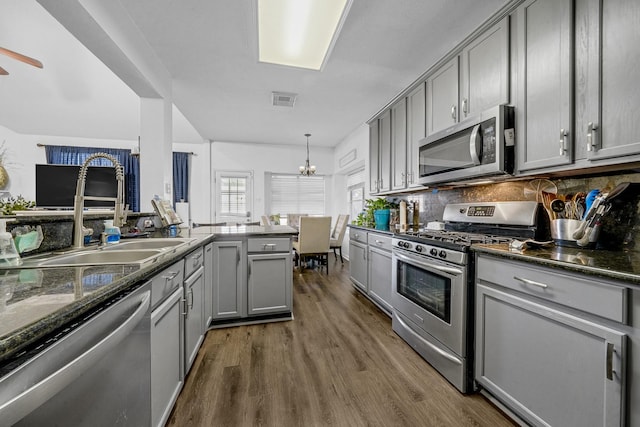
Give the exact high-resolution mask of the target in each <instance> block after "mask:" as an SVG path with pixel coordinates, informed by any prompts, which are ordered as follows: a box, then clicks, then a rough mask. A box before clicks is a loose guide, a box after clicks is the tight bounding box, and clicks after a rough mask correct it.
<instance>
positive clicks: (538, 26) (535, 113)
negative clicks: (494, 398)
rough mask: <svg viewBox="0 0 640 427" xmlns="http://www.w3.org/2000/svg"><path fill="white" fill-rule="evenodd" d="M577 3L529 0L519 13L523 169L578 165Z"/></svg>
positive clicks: (517, 35)
mask: <svg viewBox="0 0 640 427" xmlns="http://www.w3.org/2000/svg"><path fill="white" fill-rule="evenodd" d="M571 5H572V1H571V0H529V1H527V2H525V3H524V4H522V5H521V6H520V7H518V9H517V11H516V31H515V42H516V43H517V45H516V46H517V47H516V54H517V55H518V59H517V65H516V67H517V71H516V80H517V90H518V96H517V99H518V105H517V106H516V123H517V125H516V132H517V141H518V148H517V152H518V170H519V171H529V170H535V169H542V168H549V167H553V166H559V165H566V164H570V163H571V162H572V161H573V157H572V150H573V147H572V143H571V139H572V137H571V129H572V126H571V125H572V117H571V96H572V90H571V84H572V78H571V64H572V50H571V49H572V36H571V35H572V32H571V30H572V8H571Z"/></svg>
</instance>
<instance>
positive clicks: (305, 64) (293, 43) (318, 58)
mask: <svg viewBox="0 0 640 427" xmlns="http://www.w3.org/2000/svg"><path fill="white" fill-rule="evenodd" d="M351 1H352V0H257V2H258V38H259V40H258V51H259V61H260V62H268V63H273V64H280V65H287V66H291V67H300V68H309V69H312V70H320V69H321V68H322V66H323V64H324V62H325V61H326V58H327V57H328V54H329V53H330V51H331V48H332V47H333V45H334V43H335V40H336V38H337V37H338V34H339V32H340V28H341V27H342V23H343V22H344V19H345V17H346V15H347V12H348V11H349V7H350V5H351Z"/></svg>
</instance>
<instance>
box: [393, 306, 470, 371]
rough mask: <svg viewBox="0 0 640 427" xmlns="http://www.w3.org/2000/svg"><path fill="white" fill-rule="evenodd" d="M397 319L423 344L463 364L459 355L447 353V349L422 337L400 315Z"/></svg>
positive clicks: (453, 361) (450, 359)
mask: <svg viewBox="0 0 640 427" xmlns="http://www.w3.org/2000/svg"><path fill="white" fill-rule="evenodd" d="M395 320H397V321H398V322H399V323H400V325H401V326H402V327H403V328H404V329H405V330H406V331H407V332H409V333H410V334H411V335H413V336H414V337H415V338H416V339H418V340H419V341H420V342H421V343H422V344H424V345H425V346H427V347H429V348H430V349H431V350H433V351H435V352H436V353H438V354H439V355H440V356H442V357H444V358H445V359H447V360H448V361H450V362H452V363H455V364H456V365H462V361H461V360H460V359H458V358H457V357H455V356H454V355H452V354H449V353H447V352H446V351H444V350H443V349H441V348H439V347H437V346H435V345H433V344H432V343H430V342H429V341H427V340H425V339H424V338H422V337H421V336H420V335H419V334H417V333H416V332H415V331H414V330H413V329H411V328H410V327H409V325H407V324H406V323H405V322H404V321H403V320H402V319H401V318H400V316H395Z"/></svg>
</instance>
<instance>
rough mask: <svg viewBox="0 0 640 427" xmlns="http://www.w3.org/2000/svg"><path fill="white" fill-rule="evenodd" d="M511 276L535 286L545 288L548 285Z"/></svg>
mask: <svg viewBox="0 0 640 427" xmlns="http://www.w3.org/2000/svg"><path fill="white" fill-rule="evenodd" d="M513 278H514V279H516V280H519V281H520V282H522V283H524V284H525V285H532V286H537V287H539V288H542V289H546V288H548V287H549V285H547V284H545V283H540V282H535V281H533V280H529V279H524V278H522V277H518V276H513Z"/></svg>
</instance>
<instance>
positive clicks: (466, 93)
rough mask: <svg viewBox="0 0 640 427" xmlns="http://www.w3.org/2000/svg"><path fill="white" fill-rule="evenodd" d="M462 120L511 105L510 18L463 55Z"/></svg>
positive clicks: (481, 38)
mask: <svg viewBox="0 0 640 427" xmlns="http://www.w3.org/2000/svg"><path fill="white" fill-rule="evenodd" d="M460 98H461V99H460V110H461V114H460V120H464V119H465V118H467V117H469V116H473V115H475V114H478V113H481V112H482V111H484V110H486V109H488V108H491V107H493V106H495V105H500V104H506V103H508V102H509V17H508V16H507V17H505V18H504V19H502V21H500V22H499V23H497V24H496V25H494V26H493V27H491V28H490V29H489V30H487V31H485V32H484V33H483V34H482V35H481V36H480V37H478V38H476V39H475V40H473V41H472V42H471V43H469V45H468V46H466V47H465V48H464V49H463V50H462V53H461V54H460Z"/></svg>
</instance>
